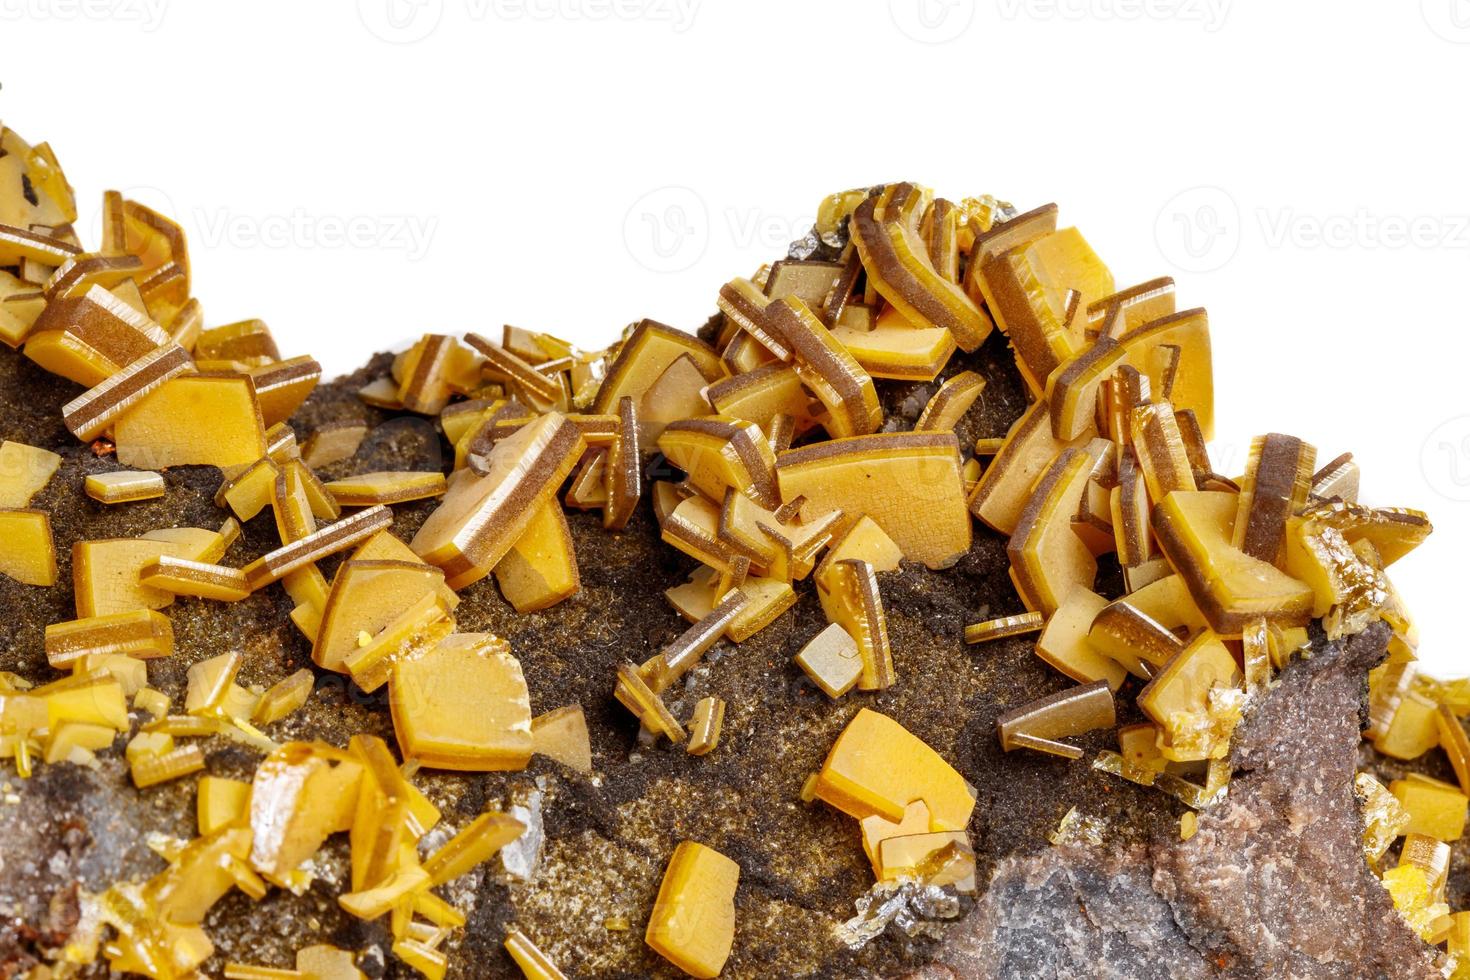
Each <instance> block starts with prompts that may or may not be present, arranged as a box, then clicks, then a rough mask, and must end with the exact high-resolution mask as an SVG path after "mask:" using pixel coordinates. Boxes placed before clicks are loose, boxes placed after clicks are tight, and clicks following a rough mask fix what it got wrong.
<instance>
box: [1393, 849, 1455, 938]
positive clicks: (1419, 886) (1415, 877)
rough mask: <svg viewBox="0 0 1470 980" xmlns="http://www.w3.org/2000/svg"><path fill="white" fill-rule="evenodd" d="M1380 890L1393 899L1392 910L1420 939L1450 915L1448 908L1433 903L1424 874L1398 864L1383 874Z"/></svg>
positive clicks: (1408, 866) (1405, 865)
mask: <svg viewBox="0 0 1470 980" xmlns="http://www.w3.org/2000/svg"><path fill="white" fill-rule="evenodd" d="M1383 887H1384V888H1386V889H1388V894H1389V895H1390V896H1392V898H1393V907H1394V908H1395V909H1397V910H1398V913H1399V915H1401V916H1403V917H1404V921H1405V922H1406V923H1407V924H1408V926H1409V928H1410V929H1412V930H1414V932H1415V934H1416V935H1418V936H1419V937H1420V938H1421V939H1425V938H1427V937H1428V936H1429V935H1430V934H1431V933H1432V931H1433V929H1434V921H1435V920H1436V919H1438V918H1439V917H1440V916H1442V915H1448V914H1449V911H1450V909H1449V906H1448V905H1445V904H1444V903H1443V902H1435V901H1434V898H1433V895H1432V893H1431V890H1430V886H1429V882H1428V880H1427V879H1426V877H1425V875H1424V872H1423V870H1421V869H1420V868H1417V867H1415V866H1413V865H1408V864H1401V865H1399V866H1398V867H1397V868H1390V869H1389V870H1388V871H1385V872H1384V873H1383Z"/></svg>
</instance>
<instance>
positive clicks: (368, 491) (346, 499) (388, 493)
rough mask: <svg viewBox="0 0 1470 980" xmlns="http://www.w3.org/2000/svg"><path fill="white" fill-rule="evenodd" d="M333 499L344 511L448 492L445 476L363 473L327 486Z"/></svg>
mask: <svg viewBox="0 0 1470 980" xmlns="http://www.w3.org/2000/svg"><path fill="white" fill-rule="evenodd" d="M326 487H327V492H328V493H330V494H331V495H332V499H333V500H335V501H337V503H338V504H340V505H341V506H343V507H371V506H372V505H373V504H401V503H407V502H408V501H410V500H426V499H428V498H429V497H438V496H441V495H443V493H444V491H445V489H446V488H445V483H444V474H443V473H411V472H401V473H361V474H358V475H357V476H350V477H347V478H345V479H342V480H333V481H332V482H331V483H328V484H326Z"/></svg>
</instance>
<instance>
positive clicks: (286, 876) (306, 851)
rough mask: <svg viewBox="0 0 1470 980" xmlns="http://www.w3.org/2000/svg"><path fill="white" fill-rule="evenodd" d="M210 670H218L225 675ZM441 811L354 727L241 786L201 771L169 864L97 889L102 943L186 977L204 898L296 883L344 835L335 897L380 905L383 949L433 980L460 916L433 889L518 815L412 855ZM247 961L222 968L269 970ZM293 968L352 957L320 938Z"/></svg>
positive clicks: (326, 968)
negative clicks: (384, 923) (105, 936)
mask: <svg viewBox="0 0 1470 980" xmlns="http://www.w3.org/2000/svg"><path fill="white" fill-rule="evenodd" d="M210 674H211V676H212V677H213V678H214V679H215V680H217V681H221V682H222V681H223V676H224V675H223V673H220V672H218V671H211V672H210ZM140 737H141V736H140ZM439 819H440V814H439V811H438V809H437V808H435V807H434V805H433V804H432V803H430V802H429V800H428V798H427V797H425V796H424V795H423V794H422V793H421V792H420V791H419V790H418V789H416V788H415V787H414V786H413V784H412V783H411V782H410V781H409V780H408V779H407V778H406V777H405V776H404V775H403V773H402V772H401V771H400V769H399V767H398V764H397V763H396V761H395V760H394V759H393V757H392V755H391V754H390V753H389V751H388V747H387V746H386V745H385V744H384V743H383V742H382V741H381V740H379V739H376V738H373V737H371V736H356V737H355V738H353V739H352V741H351V743H350V744H349V746H348V748H347V749H346V750H341V749H335V748H332V747H331V746H328V745H324V744H322V743H306V742H290V743H287V744H285V745H282V746H281V747H279V748H278V749H276V750H275V751H273V752H271V753H270V754H269V755H268V756H267V757H266V758H265V760H264V761H263V762H262V763H261V764H260V766H259V768H258V769H257V770H256V773H255V778H254V780H253V781H252V782H250V783H244V782H238V781H235V780H228V779H220V778H217V777H205V778H204V779H202V780H201V781H200V785H199V809H198V825H199V835H200V836H199V837H197V838H195V839H194V840H193V841H190V842H183V841H179V842H177V843H176V844H171V845H169V847H168V848H167V850H166V852H165V853H164V857H166V858H167V859H168V861H169V867H168V868H167V869H166V870H165V871H163V872H161V873H160V874H159V875H158V876H156V877H155V878H153V879H151V880H150V881H148V882H146V883H144V884H142V885H130V884H118V885H115V886H113V887H112V889H110V890H109V891H108V892H106V893H105V894H104V895H103V896H102V898H101V902H100V905H101V910H102V911H101V917H102V920H103V921H104V922H105V923H106V924H107V925H109V926H111V927H112V928H113V930H115V933H116V936H115V938H114V939H112V940H111V941H110V942H109V943H108V944H107V945H106V946H105V947H104V949H103V952H104V954H105V955H106V957H107V959H108V961H109V963H110V964H111V966H112V967H113V969H116V970H126V971H132V972H137V973H142V974H144V975H147V976H151V977H155V978H172V977H185V976H192V975H194V974H193V971H194V970H195V969H196V968H197V967H198V966H199V965H200V964H201V963H203V961H204V960H205V959H207V958H208V957H209V956H210V955H211V953H212V952H213V947H212V944H211V943H210V941H209V938H208V936H207V935H206V934H205V932H204V931H203V929H202V928H201V923H202V922H203V920H204V917H205V916H206V915H207V914H208V912H209V909H210V908H211V907H212V906H213V905H214V903H215V902H217V901H218V900H219V899H220V898H222V897H223V896H224V895H225V894H226V893H227V892H229V891H230V890H231V889H232V888H238V889H240V890H241V891H242V892H244V893H245V894H246V895H247V896H249V897H250V898H251V899H253V900H255V901H259V900H261V899H262V898H264V897H265V896H266V895H267V894H268V892H269V889H270V887H272V886H274V887H278V888H284V889H286V890H288V891H292V892H295V893H297V894H301V893H303V892H304V891H305V890H306V888H308V887H309V886H310V884H311V881H312V879H313V877H314V871H313V865H312V863H311V862H312V857H313V856H314V855H315V854H316V852H317V850H318V849H319V848H320V847H321V846H322V844H323V843H325V842H326V840H327V838H329V837H330V836H332V835H334V834H339V833H342V834H347V835H348V838H349V840H350V842H351V869H352V870H351V886H350V890H349V891H347V892H345V893H344V894H342V895H340V896H339V897H338V902H339V904H340V905H341V906H342V908H343V909H344V910H345V911H347V912H348V913H349V914H351V915H354V916H356V917H358V918H361V919H365V920H372V919H377V918H380V917H382V916H388V917H389V922H390V926H389V928H390V931H391V934H392V936H393V940H394V942H393V951H394V953H395V954H396V955H398V956H399V957H400V958H401V959H403V960H404V961H405V962H407V963H409V964H410V965H412V966H413V967H414V968H415V969H418V970H419V971H420V972H422V973H423V974H424V975H425V976H429V977H433V978H442V977H443V976H444V975H445V971H446V968H447V958H446V956H445V954H444V953H443V951H442V950H441V949H440V948H439V947H440V946H441V945H442V943H443V941H444V939H445V938H446V937H447V936H448V935H449V934H450V932H451V931H452V930H454V929H456V928H459V927H460V926H463V925H464V922H465V919H464V916H463V914H461V913H460V912H458V911H457V910H455V909H454V908H453V907H452V906H451V905H449V904H448V903H447V902H445V901H444V900H443V899H442V898H440V897H438V896H437V895H436V894H435V893H434V891H433V889H435V888H437V887H439V886H441V885H444V884H446V883H448V882H450V881H452V880H454V879H455V878H457V877H459V876H460V875H463V874H464V873H465V872H467V871H469V870H470V869H472V868H473V867H474V866H476V865H477V864H479V863H481V862H483V861H485V860H487V859H488V858H490V857H491V856H493V855H494V854H495V853H496V852H497V851H498V850H499V849H500V848H501V847H503V846H504V845H505V844H507V843H509V842H510V841H512V840H514V839H515V838H516V837H518V836H519V835H520V834H521V833H522V832H523V831H524V826H523V825H522V824H521V823H520V822H519V821H516V820H515V819H513V818H511V817H509V816H506V815H505V814H502V813H497V812H487V813H485V814H482V815H481V816H479V817H477V818H475V819H474V820H473V821H471V822H470V823H469V824H467V825H466V826H465V827H464V828H462V829H461V830H460V831H459V833H457V834H455V835H454V836H453V837H451V838H450V839H449V840H448V841H447V842H446V843H444V844H443V845H441V846H440V847H439V848H438V849H437V850H435V851H433V852H431V853H429V854H428V855H427V856H426V857H423V858H422V859H421V858H420V857H419V851H418V847H417V842H418V841H419V840H420V839H421V838H422V837H423V836H424V835H425V834H426V833H428V832H429V831H430V830H431V829H433V828H434V827H435V826H436V825H437V824H438V822H439ZM251 969H257V972H256V973H254V974H252V973H251V972H250V970H251ZM259 969H260V968H248V967H243V966H240V965H232V966H231V967H229V968H228V969H227V973H226V975H229V976H243V977H251V976H268V975H272V974H269V973H263V972H259ZM296 971H297V972H298V973H299V974H301V975H304V976H323V977H338V976H359V975H360V974H357V973H356V972H355V971H356V968H355V966H354V965H353V958H352V956H351V955H350V954H339V955H328V953H327V952H326V951H325V950H320V949H318V950H317V951H315V952H310V951H307V950H303V951H302V954H301V955H300V956H298V959H297V964H296ZM285 975H288V976H289V975H293V974H292V973H290V972H287V973H286V974H285Z"/></svg>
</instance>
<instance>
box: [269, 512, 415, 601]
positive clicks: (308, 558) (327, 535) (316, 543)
mask: <svg viewBox="0 0 1470 980" xmlns="http://www.w3.org/2000/svg"><path fill="white" fill-rule="evenodd" d="M392 523H393V512H392V511H390V510H389V509H388V508H387V507H382V506H378V507H369V508H368V509H367V510H362V511H358V512H357V513H356V514H353V515H352V516H351V517H344V518H342V519H341V520H340V521H337V522H336V523H334V524H328V525H326V526H324V527H320V528H318V529H317V530H316V531H314V532H313V533H311V534H308V535H307V536H306V537H304V538H301V539H300V540H298V541H293V542H291V543H290V544H285V545H282V546H281V547H279V548H277V549H276V550H275V551H272V552H269V553H267V554H264V555H262V556H261V557H259V558H257V559H255V560H254V561H252V562H251V563H250V564H248V565H246V566H245V567H244V568H243V569H242V571H244V572H245V576H246V578H247V579H249V581H250V586H251V588H252V589H261V588H264V587H265V586H267V585H270V584H272V583H273V582H279V581H280V580H281V579H283V578H286V577H287V576H289V575H290V574H291V573H292V572H298V571H300V570H302V569H303V568H305V567H306V566H307V565H310V564H312V563H313V562H317V561H320V560H321V559H323V558H327V557H330V556H331V555H335V554H337V553H338V552H340V551H346V550H347V549H348V548H351V547H353V546H354V545H357V544H360V543H362V542H363V541H366V540H367V539H368V538H371V537H372V536H373V535H375V534H377V533H378V532H379V531H381V530H383V529H384V528H386V527H388V526H389V525H391V524H392Z"/></svg>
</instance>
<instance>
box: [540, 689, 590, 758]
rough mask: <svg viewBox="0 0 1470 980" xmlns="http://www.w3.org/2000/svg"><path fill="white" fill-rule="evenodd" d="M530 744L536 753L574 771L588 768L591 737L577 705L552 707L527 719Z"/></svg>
mask: <svg viewBox="0 0 1470 980" xmlns="http://www.w3.org/2000/svg"><path fill="white" fill-rule="evenodd" d="M531 744H532V747H533V749H534V750H535V753H536V754H537V755H544V756H546V757H547V758H548V759H555V760H556V761H557V762H560V763H561V764H562V765H564V766H567V767H569V768H571V769H575V770H576V771H577V772H591V771H592V740H591V738H590V737H589V736H588V734H587V716H586V714H585V713H583V711H582V706H581V705H579V704H569V705H567V706H566V707H562V708H556V709H554V710H552V711H548V712H546V713H545V714H542V715H537V716H536V717H535V718H532V719H531Z"/></svg>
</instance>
